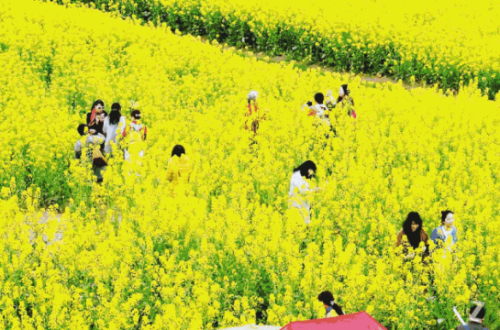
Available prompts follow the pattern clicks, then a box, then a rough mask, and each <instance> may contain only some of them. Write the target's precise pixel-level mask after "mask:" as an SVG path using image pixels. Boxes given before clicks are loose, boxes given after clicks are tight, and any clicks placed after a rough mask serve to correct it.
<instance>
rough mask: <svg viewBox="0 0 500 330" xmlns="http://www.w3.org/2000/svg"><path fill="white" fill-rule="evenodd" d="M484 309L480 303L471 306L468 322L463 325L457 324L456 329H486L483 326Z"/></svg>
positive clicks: (486, 329)
mask: <svg viewBox="0 0 500 330" xmlns="http://www.w3.org/2000/svg"><path fill="white" fill-rule="evenodd" d="M485 316H486V309H485V308H484V306H482V305H475V306H472V307H471V309H470V314H469V322H468V323H467V324H464V325H459V326H457V327H456V330H488V328H484V327H483V322H484V317H485Z"/></svg>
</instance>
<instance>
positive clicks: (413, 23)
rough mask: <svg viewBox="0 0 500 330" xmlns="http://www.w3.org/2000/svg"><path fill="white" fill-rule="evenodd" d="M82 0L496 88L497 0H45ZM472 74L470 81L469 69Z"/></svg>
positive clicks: (311, 55) (337, 64)
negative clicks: (436, 0)
mask: <svg viewBox="0 0 500 330" xmlns="http://www.w3.org/2000/svg"><path fill="white" fill-rule="evenodd" d="M44 1H55V2H57V3H60V4H65V5H72V4H77V5H81V4H88V3H89V2H90V6H92V7H95V8H99V9H102V10H107V11H111V12H113V13H115V14H116V15H119V16H124V17H131V18H132V19H134V20H137V19H142V20H143V21H145V22H148V23H149V22H151V23H154V24H158V25H159V24H167V25H168V26H170V27H171V28H172V29H176V30H181V31H183V32H186V33H191V34H194V35H205V36H207V37H208V38H209V39H210V40H217V41H219V42H224V43H228V44H230V45H233V46H237V47H248V46H250V47H254V48H256V49H257V50H259V51H265V52H267V53H270V54H276V55H290V56H291V57H293V58H296V59H301V60H305V61H306V62H307V61H312V62H315V63H322V64H326V65H328V66H331V67H334V68H335V69H337V70H340V71H352V72H355V73H359V72H365V73H370V74H377V75H388V76H393V77H395V78H397V79H404V80H406V81H408V82H413V81H415V80H419V81H422V82H424V83H426V84H428V85H433V84H436V83H439V84H440V85H441V86H442V88H443V90H452V91H456V90H458V89H459V87H460V86H461V84H463V83H467V84H469V83H473V84H474V85H476V86H478V87H479V88H480V89H481V90H482V91H483V92H484V93H486V94H488V95H489V96H490V98H493V97H494V96H495V94H496V93H497V92H498V91H499V90H500V61H499V60H500V58H499V55H498V54H499V51H500V49H499V47H500V46H499V45H500V37H499V34H498V29H499V27H500V26H499V22H498V17H499V15H500V8H499V7H498V3H497V1H495V0H478V1H474V2H471V1H467V0H454V1H452V0H446V1H439V2H435V1H431V0H423V1H419V3H417V4H416V3H414V2H413V1H398V0H383V1H380V0H368V1H351V2H349V3H345V2H342V1H321V0H307V1H304V0H287V1H283V0H274V1H266V0H252V1H244V0H196V1H194V0H182V1H179V0H155V1H148V2H144V1H137V0H101V1H97V2H96V1H92V2H91V1H87V0H44ZM475 78H477V79H478V80H477V81H475V80H474V79H475Z"/></svg>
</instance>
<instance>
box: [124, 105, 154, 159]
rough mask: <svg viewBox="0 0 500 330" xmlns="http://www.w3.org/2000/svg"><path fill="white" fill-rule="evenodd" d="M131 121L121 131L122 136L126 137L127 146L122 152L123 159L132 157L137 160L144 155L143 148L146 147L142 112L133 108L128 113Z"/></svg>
mask: <svg viewBox="0 0 500 330" xmlns="http://www.w3.org/2000/svg"><path fill="white" fill-rule="evenodd" d="M130 116H131V117H132V122H131V123H130V124H129V125H128V127H127V128H126V129H125V130H124V131H123V134H122V135H123V137H124V138H125V137H126V138H127V139H128V140H127V141H126V144H127V146H128V148H127V149H126V150H125V152H124V156H125V160H131V159H132V158H134V159H135V160H138V159H140V158H142V157H144V149H145V148H146V143H145V142H146V138H147V134H148V128H147V127H146V125H144V124H143V123H142V120H141V118H142V114H141V111H140V110H138V109H133V110H132V113H131V114H130Z"/></svg>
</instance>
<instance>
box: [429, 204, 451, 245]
mask: <svg viewBox="0 0 500 330" xmlns="http://www.w3.org/2000/svg"><path fill="white" fill-rule="evenodd" d="M454 222H455V217H454V215H453V212H452V211H450V210H446V211H442V212H441V226H439V227H437V228H436V229H434V230H433V231H432V234H431V239H432V240H433V241H434V243H436V244H442V245H444V246H446V248H447V249H448V250H450V249H451V247H452V246H453V245H455V244H456V243H457V242H458V238H457V228H456V227H455V226H454V225H453V223H454Z"/></svg>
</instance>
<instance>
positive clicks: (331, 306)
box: [318, 291, 345, 319]
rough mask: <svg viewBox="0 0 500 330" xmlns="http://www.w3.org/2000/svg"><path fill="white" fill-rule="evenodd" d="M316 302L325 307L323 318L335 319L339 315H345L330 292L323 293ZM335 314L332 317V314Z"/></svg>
mask: <svg viewBox="0 0 500 330" xmlns="http://www.w3.org/2000/svg"><path fill="white" fill-rule="evenodd" d="M318 300H319V301H321V302H322V303H323V306H325V311H326V313H325V316H324V317H323V318H325V319H326V318H329V317H335V316H340V315H345V313H344V311H343V310H342V307H340V306H339V305H338V304H337V303H336V302H335V298H333V294H332V293H331V292H330V291H323V292H321V293H320V294H319V295H318ZM334 311H335V313H337V315H334V314H333V312H334Z"/></svg>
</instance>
